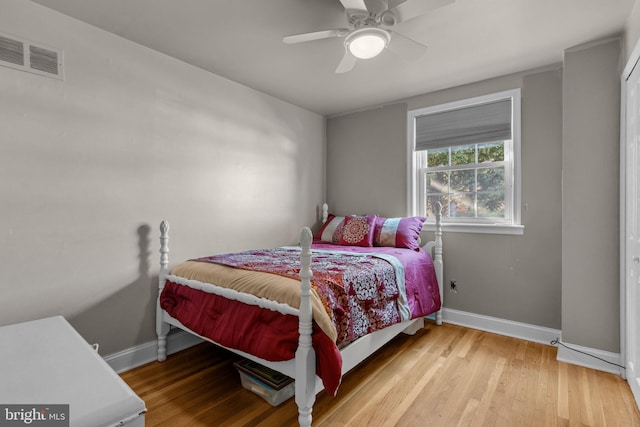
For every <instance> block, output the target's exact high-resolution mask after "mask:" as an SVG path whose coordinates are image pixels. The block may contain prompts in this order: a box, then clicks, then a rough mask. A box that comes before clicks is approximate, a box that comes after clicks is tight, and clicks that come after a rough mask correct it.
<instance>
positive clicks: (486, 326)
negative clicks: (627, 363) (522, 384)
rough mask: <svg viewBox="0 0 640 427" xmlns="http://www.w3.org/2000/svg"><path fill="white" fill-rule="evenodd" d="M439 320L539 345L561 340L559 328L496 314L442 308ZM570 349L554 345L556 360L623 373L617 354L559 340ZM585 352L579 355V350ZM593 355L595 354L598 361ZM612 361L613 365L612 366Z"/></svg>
mask: <svg viewBox="0 0 640 427" xmlns="http://www.w3.org/2000/svg"><path fill="white" fill-rule="evenodd" d="M443 321H444V322H446V323H452V324H454V325H460V326H466V327H468V328H472V329H480V330H482V331H487V332H493V333H496V334H500V335H506V336H508V337H514V338H520V339H523V340H527V341H533V342H538V343H541V344H551V341H553V340H556V339H557V340H558V341H559V342H560V343H563V342H562V331H560V330H558V329H552V328H545V327H542V326H535V325H530V324H527V323H520V322H513V321H511V320H504V319H499V318H496V317H490V316H483V315H481V314H474V313H468V312H465V311H460V310H453V309H450V308H445V309H444V310H443ZM563 344H566V345H567V346H569V347H571V348H572V349H574V350H577V351H573V350H570V349H568V348H566V347H563V346H562V345H558V346H557V347H558V355H557V356H556V360H558V361H560V362H566V363H571V364H573V365H579V366H584V367H587V368H592V369H597V370H599V371H603V372H610V373H613V374H617V375H622V374H624V372H623V369H622V368H620V367H618V366H616V365H620V364H621V357H620V353H611V352H608V351H603V350H598V349H594V348H589V347H582V346H579V345H575V344H568V343H563ZM580 352H583V353H587V354H583V353H580ZM588 354H590V355H593V356H596V357H599V358H600V359H604V360H606V361H607V362H610V363H607V362H605V361H604V360H598V359H596V358H595V357H591V356H589V355H588ZM611 363H615V364H616V365H612V364H611Z"/></svg>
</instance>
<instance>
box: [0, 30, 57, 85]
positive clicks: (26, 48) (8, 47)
mask: <svg viewBox="0 0 640 427" xmlns="http://www.w3.org/2000/svg"><path fill="white" fill-rule="evenodd" d="M0 65H4V66H6V67H11V68H15V69H17V70H22V71H28V72H30V73H35V74H40V75H41V76H47V77H53V78H54V79H60V80H62V77H63V76H62V50H60V49H55V48H51V47H48V46H44V45H42V44H40V43H36V42H32V41H30V40H26V39H23V38H21V37H16V36H13V35H11V34H6V33H0Z"/></svg>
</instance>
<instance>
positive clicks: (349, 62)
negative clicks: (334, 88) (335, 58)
mask: <svg viewBox="0 0 640 427" xmlns="http://www.w3.org/2000/svg"><path fill="white" fill-rule="evenodd" d="M357 60H358V59H357V58H356V57H355V56H353V55H351V54H350V53H349V51H348V50H345V52H344V56H343V57H342V59H341V60H340V63H339V64H338V68H336V74H342V73H346V72H347V71H351V70H353V67H355V65H356V61H357Z"/></svg>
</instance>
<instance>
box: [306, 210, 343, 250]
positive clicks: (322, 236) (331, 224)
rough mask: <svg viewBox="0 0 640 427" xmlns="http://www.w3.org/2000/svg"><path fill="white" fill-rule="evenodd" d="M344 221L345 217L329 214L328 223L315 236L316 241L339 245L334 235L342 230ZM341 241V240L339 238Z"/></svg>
mask: <svg viewBox="0 0 640 427" xmlns="http://www.w3.org/2000/svg"><path fill="white" fill-rule="evenodd" d="M343 221H344V217H343V216H335V215H334V214H329V216H327V221H326V222H325V223H324V224H322V227H320V229H319V230H318V231H317V232H316V234H314V235H313V238H314V239H315V240H320V241H323V242H327V243H334V244H337V243H338V242H337V241H334V238H333V235H334V234H335V232H336V230H338V231H339V230H340V229H341V227H340V226H341V225H342V222H343ZM338 240H339V238H338Z"/></svg>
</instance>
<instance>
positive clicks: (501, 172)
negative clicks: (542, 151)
mask: <svg viewBox="0 0 640 427" xmlns="http://www.w3.org/2000/svg"><path fill="white" fill-rule="evenodd" d="M409 147H410V150H409V151H410V157H411V162H410V164H411V165H412V167H411V170H410V179H409V182H410V185H409V188H410V191H411V194H410V197H409V200H410V201H411V206H410V209H411V211H412V212H413V213H414V214H415V215H425V216H427V224H429V223H433V222H434V221H435V210H436V204H437V202H440V203H441V204H442V207H443V208H442V215H443V223H444V224H445V226H446V227H447V229H449V230H452V231H470V232H495V233H509V234H521V233H522V232H523V229H522V227H521V226H520V209H519V205H520V203H519V198H520V194H519V193H520V188H519V184H520V179H519V166H520V161H519V153H520V90H519V89H516V90H512V91H507V92H500V93H496V94H492V95H486V96H482V97H478V98H473V99H467V100H464V101H458V102H453V103H449V104H443V105H438V106H435V107H428V108H422V109H418V110H413V111H410V112H409Z"/></svg>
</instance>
